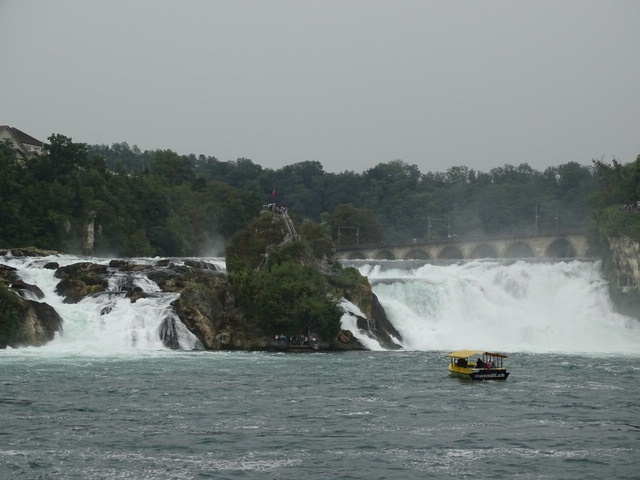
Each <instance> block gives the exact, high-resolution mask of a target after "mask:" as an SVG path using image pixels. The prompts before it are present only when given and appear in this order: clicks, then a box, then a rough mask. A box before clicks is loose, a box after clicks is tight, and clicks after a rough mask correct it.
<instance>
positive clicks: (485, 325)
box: [351, 260, 640, 354]
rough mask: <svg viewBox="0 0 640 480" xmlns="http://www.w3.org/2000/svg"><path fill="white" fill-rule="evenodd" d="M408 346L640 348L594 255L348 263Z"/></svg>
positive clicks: (638, 327) (639, 335) (636, 328)
mask: <svg viewBox="0 0 640 480" xmlns="http://www.w3.org/2000/svg"><path fill="white" fill-rule="evenodd" d="M351 264H352V265H353V266H356V267H357V268H358V269H359V271H360V272H361V273H362V274H363V275H365V276H367V277H368V278H369V281H370V283H371V284H372V287H373V291H374V293H375V294H376V295H377V297H378V299H379V300H380V303H381V304H382V306H383V307H384V309H385V311H386V313H387V316H388V318H389V320H390V321H391V322H392V323H393V325H394V326H395V327H396V329H397V330H398V331H399V333H400V334H401V336H402V344H403V346H404V348H406V349H408V350H445V351H446V350H456V349H463V348H471V349H476V348H477V349H487V350H498V351H505V352H536V353H550V352H557V353H616V354H639V353H640V322H638V321H637V320H635V319H632V318H629V317H626V316H624V315H620V314H618V313H616V312H615V310H614V308H613V305H612V302H611V300H610V297H609V294H608V287H607V283H606V282H605V280H604V279H603V278H602V275H601V273H600V264H599V262H597V261H578V260H575V261H566V262H565V261H561V262H550V263H540V262H536V263H530V262H527V261H515V262H510V263H504V262H500V261H493V260H475V261H467V262H460V263H453V264H446V265H445V264H429V263H424V264H422V265H420V264H416V263H415V262H413V263H409V264H407V262H402V261H376V262H367V261H364V260H363V261H360V262H352V263H351Z"/></svg>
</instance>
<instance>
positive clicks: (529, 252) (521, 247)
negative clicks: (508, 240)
mask: <svg viewBox="0 0 640 480" xmlns="http://www.w3.org/2000/svg"><path fill="white" fill-rule="evenodd" d="M503 256H504V257H505V258H532V257H535V256H536V254H535V253H534V251H533V248H531V246H530V245H529V244H528V243H525V242H520V241H517V242H513V243H512V244H511V245H509V247H508V248H507V250H506V251H505V252H504V255H503Z"/></svg>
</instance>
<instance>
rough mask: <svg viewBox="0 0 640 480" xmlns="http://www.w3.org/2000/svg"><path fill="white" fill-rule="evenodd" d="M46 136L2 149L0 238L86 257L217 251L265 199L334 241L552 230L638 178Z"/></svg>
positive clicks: (624, 169)
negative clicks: (330, 161) (329, 162)
mask: <svg viewBox="0 0 640 480" xmlns="http://www.w3.org/2000/svg"><path fill="white" fill-rule="evenodd" d="M48 140H49V143H48V144H47V148H46V150H45V153H44V154H43V155H40V156H35V157H33V158H27V159H24V158H21V157H19V156H18V154H17V153H16V151H15V150H14V149H13V147H12V145H11V144H10V143H9V142H4V143H1V144H0V168H2V172H3V175H2V177H1V178H0V196H1V200H2V201H1V203H0V220H1V221H0V246H2V247H5V248H10V247H16V246H24V245H33V246H37V247H40V248H47V249H53V250H60V251H66V252H78V253H82V252H83V249H84V250H86V244H87V236H88V233H90V231H91V227H93V230H92V231H93V240H94V241H93V243H92V253H95V254H97V255H113V256H116V255H121V256H154V255H159V256H187V255H222V254H223V253H224V250H223V246H224V244H225V243H226V241H227V240H228V239H229V238H231V236H232V235H233V234H234V233H235V232H237V231H238V230H239V229H240V228H242V227H243V226H245V225H247V224H248V222H249V221H250V220H251V219H252V218H255V216H256V215H257V214H258V213H259V211H260V210H261V209H263V208H264V205H266V204H268V203H270V202H275V203H277V204H278V205H283V206H286V207H287V208H288V212H289V215H290V216H291V217H292V218H293V219H294V221H296V223H299V222H302V220H304V219H308V220H311V221H313V222H316V223H318V224H320V225H322V226H323V227H324V228H325V229H326V230H327V231H328V232H329V234H330V236H331V238H332V239H333V241H334V242H335V243H338V244H341V245H347V244H353V243H356V242H359V243H371V242H381V241H385V242H389V243H395V242H409V241H411V240H412V239H419V240H423V239H429V238H431V239H433V238H439V237H445V236H448V235H456V236H471V235H518V234H535V233H553V232H556V231H561V232H562V231H569V230H583V229H584V228H585V227H586V226H587V224H588V221H589V219H590V214H591V213H592V212H593V211H594V208H595V209H597V208H601V206H602V205H603V204H604V203H607V202H610V203H611V202H617V203H628V202H635V201H636V200H637V199H638V195H639V194H640V192H638V191H637V189H638V185H640V182H637V181H635V183H634V181H633V180H629V178H631V179H633V178H635V179H636V180H637V178H636V177H637V176H638V175H639V173H638V172H640V168H639V167H638V163H639V162H640V158H639V160H637V161H636V162H635V163H631V164H628V165H621V164H619V163H617V162H616V161H615V160H614V161H613V164H609V163H607V162H605V161H603V160H596V161H593V162H592V165H589V166H584V165H580V164H578V163H575V162H569V163H566V164H563V165H560V166H557V167H549V168H547V169H545V170H544V171H537V170H534V169H533V168H531V167H530V166H529V165H527V164H520V165H518V166H514V165H504V166H501V167H496V168H493V169H491V170H489V171H488V172H481V171H476V170H473V169H470V168H468V167H464V166H455V167H451V168H449V169H448V170H447V171H445V172H427V173H422V172H420V170H419V169H418V167H417V166H416V165H411V164H408V163H406V162H404V161H402V160H393V161H390V162H388V163H381V164H378V165H376V166H374V167H372V168H370V169H368V170H366V171H363V172H360V173H358V172H354V171H344V172H341V173H330V172H325V171H324V170H323V167H322V164H321V163H319V162H316V161H305V162H300V163H296V164H292V165H287V166H284V167H282V168H280V169H270V168H263V167H261V166H260V165H258V164H256V163H254V162H253V161H252V160H250V159H246V158H241V159H238V160H235V161H228V162H225V161H220V160H218V159H216V158H215V157H210V156H204V155H200V156H196V155H193V154H192V155H179V154H177V153H175V152H173V151H171V150H156V151H144V152H142V151H140V149H138V148H137V147H135V146H134V147H130V146H129V145H128V144H126V143H119V144H113V145H111V146H107V145H86V144H83V143H76V142H73V141H72V140H71V139H70V138H68V137H66V136H64V135H60V134H54V135H52V136H51V137H49V139H48ZM634 175H635V176H634ZM612 185H613V186H612ZM88 226H89V229H88ZM85 253H86V252H85Z"/></svg>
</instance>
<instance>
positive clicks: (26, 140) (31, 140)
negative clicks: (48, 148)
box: [0, 125, 44, 147]
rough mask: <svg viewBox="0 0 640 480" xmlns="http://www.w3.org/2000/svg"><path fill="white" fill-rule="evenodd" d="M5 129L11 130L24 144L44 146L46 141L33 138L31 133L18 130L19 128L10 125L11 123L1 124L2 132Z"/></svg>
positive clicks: (0, 130)
mask: <svg viewBox="0 0 640 480" xmlns="http://www.w3.org/2000/svg"><path fill="white" fill-rule="evenodd" d="M3 130H8V131H9V132H11V134H12V135H13V137H14V138H15V139H16V140H18V141H19V142H20V143H21V144H23V145H33V146H35V147H44V143H42V142H41V141H40V140H38V139H37V138H33V137H32V136H31V135H27V134H26V133H24V132H23V131H22V130H18V129H17V128H14V127H10V126H9V125H0V132H2V131H3Z"/></svg>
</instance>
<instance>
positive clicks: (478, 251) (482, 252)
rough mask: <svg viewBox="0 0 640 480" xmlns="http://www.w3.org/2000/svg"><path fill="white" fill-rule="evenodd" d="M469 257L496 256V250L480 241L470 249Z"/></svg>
mask: <svg viewBox="0 0 640 480" xmlns="http://www.w3.org/2000/svg"><path fill="white" fill-rule="evenodd" d="M469 258H498V252H496V249H495V248H493V247H492V246H491V245H488V244H486V243H481V244H480V245H476V247H475V248H474V249H473V250H472V251H471V254H470V255H469Z"/></svg>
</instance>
